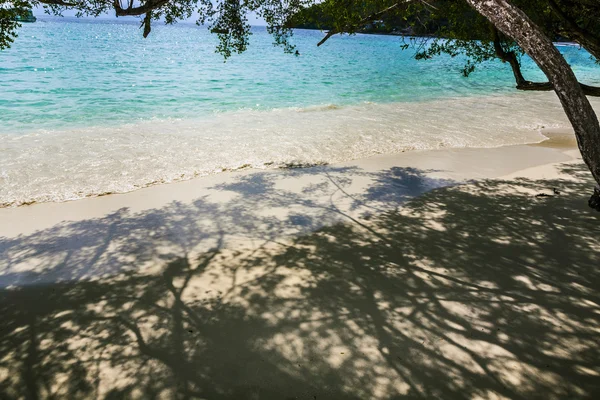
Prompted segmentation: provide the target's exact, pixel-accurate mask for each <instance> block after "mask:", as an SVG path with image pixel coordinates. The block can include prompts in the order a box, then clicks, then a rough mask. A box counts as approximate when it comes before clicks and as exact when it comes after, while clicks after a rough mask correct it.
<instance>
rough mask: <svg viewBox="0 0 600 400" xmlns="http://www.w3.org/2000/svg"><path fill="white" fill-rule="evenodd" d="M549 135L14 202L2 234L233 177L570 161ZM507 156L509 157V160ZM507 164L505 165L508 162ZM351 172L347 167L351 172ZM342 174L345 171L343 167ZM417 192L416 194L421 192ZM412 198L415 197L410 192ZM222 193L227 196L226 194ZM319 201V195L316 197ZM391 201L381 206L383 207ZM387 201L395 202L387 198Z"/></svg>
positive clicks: (491, 169) (451, 171)
mask: <svg viewBox="0 0 600 400" xmlns="http://www.w3.org/2000/svg"><path fill="white" fill-rule="evenodd" d="M542 132H543V133H542V134H543V135H544V136H546V137H547V138H548V139H546V140H543V141H541V142H539V143H530V144H523V145H508V146H498V147H492V148H445V149H436V150H417V151H407V152H402V153H397V154H389V155H376V156H372V157H368V158H363V159H358V160H351V161H346V162H341V163H334V164H326V165H319V166H310V167H306V168H284V169H282V168H275V169H264V170H262V169H247V168H243V169H238V170H233V171H227V172H225V173H219V174H213V175H206V176H200V177H195V178H191V179H188V180H183V181H177V182H171V183H164V184H158V185H152V186H148V187H144V188H140V189H137V190H134V191H130V192H125V193H111V194H106V195H99V196H93V197H85V198H81V199H76V200H70V201H64V202H42V203H33V204H30V205H22V206H16V207H5V208H0V237H15V236H18V235H19V234H27V233H32V232H34V231H36V230H41V229H47V228H49V227H51V226H53V225H56V224H59V223H62V222H64V221H78V220H85V219H89V218H101V217H102V216H104V215H107V214H110V213H112V212H115V211H117V210H120V209H128V210H130V212H134V213H135V212H141V211H145V210H149V209H159V208H161V207H165V206H167V205H168V204H169V203H172V202H191V201H193V200H194V199H195V198H199V197H202V196H203V195H206V193H209V194H210V196H211V197H212V198H214V201H215V203H216V204H220V203H222V202H223V198H222V196H221V195H220V194H219V193H216V192H218V189H215V188H218V187H219V186H226V185H228V184H230V183H232V182H235V181H239V180H244V179H254V178H257V177H261V176H268V177H269V178H273V179H276V180H279V181H280V182H279V184H280V185H282V186H283V187H290V186H292V185H293V182H294V181H295V180H296V179H299V180H300V182H301V183H302V184H308V185H310V184H317V182H319V181H320V180H321V178H322V176H323V175H327V174H329V173H331V171H344V170H347V171H361V172H358V173H357V175H362V176H357V177H354V179H355V180H360V181H361V184H360V186H357V187H356V188H353V189H352V191H353V193H352V194H361V191H364V190H366V188H367V186H368V185H369V184H370V183H372V180H373V178H370V177H369V176H368V175H369V174H371V175H373V174H377V173H380V172H382V171H385V170H389V169H393V168H411V169H415V170H422V171H425V173H424V176H426V178H427V179H429V180H432V181H436V183H435V184H432V185H433V186H432V187H431V188H428V189H427V190H431V189H433V188H435V187H442V186H448V185H456V184H464V183H467V182H469V181H472V180H481V179H490V178H498V177H501V176H505V175H509V174H511V173H516V172H518V171H520V170H525V169H528V168H532V167H538V166H543V165H546V164H552V163H557V162H565V161H571V160H574V159H576V158H578V157H579V155H578V150H577V149H576V147H573V146H574V145H576V143H575V142H574V137H572V133H570V132H569V130H565V129H546V130H543V131H542ZM508 160H510V162H507V161H508ZM507 164H508V165H507ZM353 173H354V172H351V173H350V175H352V174H353ZM341 175H342V176H343V175H344V173H343V172H342V173H341ZM419 194H420V193H419ZM413 197H416V196H413ZM225 198H226V196H225ZM312 200H314V199H311V201H312ZM318 200H319V201H322V200H323V199H322V198H320V199H318ZM389 206H390V204H388V205H384V208H386V207H389ZM391 206H397V204H394V203H393V202H392V203H391Z"/></svg>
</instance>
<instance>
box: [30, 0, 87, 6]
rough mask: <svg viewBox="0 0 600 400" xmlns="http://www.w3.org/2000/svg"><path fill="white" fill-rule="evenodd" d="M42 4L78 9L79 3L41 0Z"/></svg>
mask: <svg viewBox="0 0 600 400" xmlns="http://www.w3.org/2000/svg"><path fill="white" fill-rule="evenodd" d="M39 1H40V3H42V4H48V5H50V6H63V7H77V6H78V4H77V3H69V2H66V1H62V0H39Z"/></svg>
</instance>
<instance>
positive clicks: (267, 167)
mask: <svg viewBox="0 0 600 400" xmlns="http://www.w3.org/2000/svg"><path fill="white" fill-rule="evenodd" d="M538 133H539V135H540V136H541V138H540V141H539V142H531V143H523V144H502V145H497V146H490V147H449V148H445V147H440V148H437V149H419V148H413V149H406V150H401V151H399V152H392V153H387V154H373V155H370V156H368V157H360V158H356V159H350V160H345V161H334V162H331V163H330V162H325V161H316V162H306V163H303V162H288V163H284V164H277V165H275V163H274V162H267V163H264V164H263V166H262V167H257V166H255V165H251V164H244V165H241V166H239V167H236V168H224V169H222V170H220V171H218V172H217V171H213V172H212V173H211V172H207V173H198V172H196V173H194V174H192V175H190V176H185V175H186V174H182V175H181V177H180V178H175V179H172V180H164V179H163V178H161V179H159V180H156V181H153V182H148V183H146V184H143V185H139V186H137V187H135V188H132V189H129V190H126V191H107V192H102V193H89V194H85V195H82V196H81V197H77V198H72V199H65V200H62V201H55V200H46V201H39V200H25V201H16V200H15V201H12V202H6V203H0V210H2V209H12V208H21V207H28V206H32V205H38V204H47V203H69V202H74V201H80V200H86V199H92V198H98V197H104V196H113V195H123V194H128V193H132V192H136V191H138V190H144V189H148V188H152V187H155V186H162V185H172V184H178V183H182V182H187V181H194V180H197V179H205V178H208V177H211V176H217V175H221V174H230V173H238V172H246V171H248V172H260V171H288V170H295V169H305V168H315V167H317V168H318V167H324V166H332V165H333V166H335V165H341V164H347V163H353V162H357V163H360V162H361V161H362V160H368V159H370V158H377V157H395V156H398V155H400V154H404V153H422V152H429V151H445V150H461V149H481V150H486V149H495V148H501V147H511V146H528V145H538V144H540V143H547V142H548V143H549V142H553V143H555V145H554V146H553V147H557V148H561V147H572V146H575V147H576V142H575V141H574V136H573V132H572V130H571V129H569V128H545V127H542V128H541V129H539V130H538ZM544 137H545V139H544ZM571 138H572V139H573V140H571Z"/></svg>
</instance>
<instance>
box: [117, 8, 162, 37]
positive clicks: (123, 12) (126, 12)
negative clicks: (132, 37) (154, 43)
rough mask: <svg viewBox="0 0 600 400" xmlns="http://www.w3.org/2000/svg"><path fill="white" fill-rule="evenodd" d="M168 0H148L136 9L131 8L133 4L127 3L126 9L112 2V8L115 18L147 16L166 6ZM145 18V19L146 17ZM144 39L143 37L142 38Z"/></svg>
mask: <svg viewBox="0 0 600 400" xmlns="http://www.w3.org/2000/svg"><path fill="white" fill-rule="evenodd" d="M168 2H169V0H149V1H147V2H145V3H144V4H141V5H139V6H138V7H133V2H131V1H130V2H129V6H128V7H127V8H122V7H121V4H120V3H119V0H114V2H113V7H114V9H115V12H116V14H117V17H125V16H128V15H130V16H136V15H142V14H146V15H148V14H149V13H151V12H152V11H153V10H156V9H158V8H161V7H162V6H164V5H165V4H167V3H168ZM146 18H147V17H146ZM144 37H145V36H144Z"/></svg>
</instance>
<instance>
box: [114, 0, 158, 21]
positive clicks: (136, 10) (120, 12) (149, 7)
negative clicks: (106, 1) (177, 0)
mask: <svg viewBox="0 0 600 400" xmlns="http://www.w3.org/2000/svg"><path fill="white" fill-rule="evenodd" d="M168 2H169V0H149V1H147V2H145V3H144V4H141V5H140V6H138V7H132V6H131V5H132V3H129V7H127V8H122V7H121V4H120V3H119V0H114V2H113V7H114V9H115V12H116V14H117V17H124V16H128V15H134V16H135V15H142V14H148V13H150V12H151V11H153V10H156V9H157V8H161V7H162V6H164V5H165V4H167V3H168Z"/></svg>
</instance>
